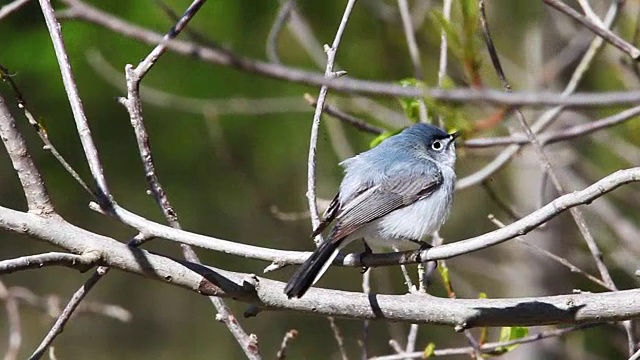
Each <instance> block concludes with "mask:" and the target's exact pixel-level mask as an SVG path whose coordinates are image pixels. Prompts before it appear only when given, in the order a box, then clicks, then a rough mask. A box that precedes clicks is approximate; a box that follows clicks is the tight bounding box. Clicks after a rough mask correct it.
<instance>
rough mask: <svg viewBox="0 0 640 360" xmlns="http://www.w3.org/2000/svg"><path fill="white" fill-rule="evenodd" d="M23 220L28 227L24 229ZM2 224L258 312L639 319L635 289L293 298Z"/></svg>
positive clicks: (53, 222) (81, 238)
mask: <svg viewBox="0 0 640 360" xmlns="http://www.w3.org/2000/svg"><path fill="white" fill-rule="evenodd" d="M637 175H640V174H637ZM20 225H27V226H28V230H27V228H25V227H24V226H20ZM0 227H1V228H3V229H8V230H11V231H14V232H17V233H27V234H28V235H30V236H32V237H34V238H36V239H40V240H43V241H47V242H49V243H51V244H53V245H56V246H60V247H70V248H73V250H74V251H77V252H80V253H81V252H88V251H100V252H101V254H102V255H101V262H102V263H103V265H105V266H109V267H111V268H117V269H120V270H123V271H126V272H131V273H134V274H137V275H141V276H144V277H147V278H149V279H154V280H158V281H162V282H165V283H167V284H172V285H176V286H179V287H182V288H186V289H189V290H192V291H195V292H198V293H200V294H202V295H208V296H220V297H227V298H234V299H236V300H238V301H242V302H247V303H251V304H254V305H256V306H257V307H258V308H260V309H262V310H294V311H297V312H300V313H306V314H316V315H321V316H336V317H346V318H352V319H360V320H364V319H369V320H383V319H384V320H386V321H400V322H408V323H433V324H441V325H449V326H456V327H457V329H458V330H463V329H466V328H471V327H477V326H503V325H504V326H529V325H545V324H547V325H548V324H560V323H573V324H575V323H584V322H609V321H618V320H624V319H631V318H636V317H640V303H638V302H637V301H635V300H636V299H637V298H638V296H640V290H638V289H632V290H623V291H618V292H607V293H597V294H596V293H581V294H570V295H559V296H547V297H532V298H512V299H510V298H505V299H448V298H437V297H425V296H421V295H414V294H407V295H380V294H368V295H367V294H362V293H354V292H347V291H337V290H327V289H319V288H312V289H310V290H309V294H308V295H309V296H305V297H304V298H302V299H297V300H295V301H294V300H289V299H287V297H286V295H285V294H284V293H283V291H282V289H283V288H284V286H285V284H284V283H282V282H279V281H273V280H269V279H265V278H258V277H257V276H255V275H252V274H243V273H236V272H231V271H225V270H220V269H215V268H212V267H206V266H202V265H198V264H194V263H189V262H185V261H180V260H175V259H170V258H167V257H164V256H160V255H156V254H153V253H150V252H147V251H145V250H141V249H137V248H132V247H130V246H127V245H125V244H122V243H120V242H118V241H116V240H113V239H110V238H108V237H105V236H102V235H97V234H94V233H91V232H89V231H86V230H83V229H80V228H78V227H75V226H73V225H71V224H68V223H66V222H64V221H63V220H61V219H57V218H42V217H38V216H35V215H33V214H28V213H22V212H19V211H15V210H11V209H7V208H3V207H0ZM505 229H506V228H505ZM444 246H446V245H443V246H442V247H444ZM69 250H71V249H69ZM434 250H435V249H434Z"/></svg>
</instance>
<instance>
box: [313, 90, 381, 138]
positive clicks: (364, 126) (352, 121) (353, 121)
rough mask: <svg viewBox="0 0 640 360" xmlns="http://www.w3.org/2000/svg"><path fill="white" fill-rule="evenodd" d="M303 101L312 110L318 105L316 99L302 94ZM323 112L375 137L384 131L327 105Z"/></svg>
mask: <svg viewBox="0 0 640 360" xmlns="http://www.w3.org/2000/svg"><path fill="white" fill-rule="evenodd" d="M304 99H305V100H306V101H307V103H309V105H311V106H313V107H314V108H315V107H316V106H317V105H318V101H317V100H316V98H314V97H313V96H311V95H310V94H304ZM324 112H325V113H327V114H329V115H331V116H333V117H334V118H336V119H338V120H340V121H343V122H344V123H346V124H349V125H351V126H353V127H354V128H356V129H358V130H362V131H365V132H368V133H371V134H375V135H380V134H382V133H383V132H384V131H385V130H384V129H382V128H379V127H377V126H374V125H371V124H369V123H368V122H366V121H365V120H362V119H360V118H358V117H355V116H353V115H351V114H347V113H346V112H343V111H342V110H340V109H338V108H335V107H333V106H331V105H329V104H325V105H324Z"/></svg>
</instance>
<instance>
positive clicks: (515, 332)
mask: <svg viewBox="0 0 640 360" xmlns="http://www.w3.org/2000/svg"><path fill="white" fill-rule="evenodd" d="M527 335H529V328H526V327H523V326H503V327H502V329H500V338H499V339H498V341H499V342H506V341H512V340H518V339H522V338H523V337H525V336H527ZM516 347H518V344H514V345H508V346H500V347H497V348H496V349H495V350H494V351H493V352H492V355H502V354H504V353H507V352H509V351H511V350H513V349H515V348H516Z"/></svg>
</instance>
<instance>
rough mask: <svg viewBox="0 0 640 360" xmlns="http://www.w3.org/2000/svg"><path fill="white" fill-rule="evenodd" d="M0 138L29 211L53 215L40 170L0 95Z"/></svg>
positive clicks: (53, 211) (53, 210)
mask: <svg viewBox="0 0 640 360" xmlns="http://www.w3.org/2000/svg"><path fill="white" fill-rule="evenodd" d="M0 139H2V142H3V143H4V146H5V148H6V149H7V153H8V154H9V158H10V159H11V163H12V164H13V168H14V169H15V171H16V174H17V175H18V179H19V180H20V183H21V184H22V189H23V191H24V196H25V198H26V200H27V206H28V207H29V211H30V212H32V213H34V214H39V215H44V216H54V215H55V209H54V208H53V204H51V198H50V197H49V193H48V192H47V188H46V186H45V184H44V181H43V180H42V176H41V175H40V172H39V171H38V169H37V168H36V165H35V164H34V163H33V160H32V159H31V156H30V155H29V151H28V150H27V144H26V142H25V141H24V138H23V137H22V135H21V134H20V132H18V129H17V128H16V120H15V119H14V118H13V116H12V115H11V112H9V108H8V107H7V104H6V102H5V100H4V98H3V97H2V96H0Z"/></svg>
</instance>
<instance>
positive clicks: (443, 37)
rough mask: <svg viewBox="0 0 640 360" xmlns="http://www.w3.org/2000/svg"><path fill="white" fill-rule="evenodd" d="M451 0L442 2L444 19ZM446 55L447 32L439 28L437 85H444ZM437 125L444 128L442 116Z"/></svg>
mask: <svg viewBox="0 0 640 360" xmlns="http://www.w3.org/2000/svg"><path fill="white" fill-rule="evenodd" d="M452 3H453V1H452V0H444V1H443V4H442V17H443V18H444V20H445V21H447V22H448V21H450V20H451V5H452ZM447 57H448V40H447V32H446V31H445V29H444V28H443V29H442V30H440V60H439V62H438V87H439V88H442V87H443V86H444V80H445V78H446V77H447V62H448V60H447ZM438 125H439V126H440V127H441V128H444V119H443V118H442V116H438Z"/></svg>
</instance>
